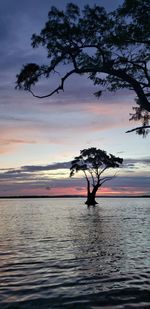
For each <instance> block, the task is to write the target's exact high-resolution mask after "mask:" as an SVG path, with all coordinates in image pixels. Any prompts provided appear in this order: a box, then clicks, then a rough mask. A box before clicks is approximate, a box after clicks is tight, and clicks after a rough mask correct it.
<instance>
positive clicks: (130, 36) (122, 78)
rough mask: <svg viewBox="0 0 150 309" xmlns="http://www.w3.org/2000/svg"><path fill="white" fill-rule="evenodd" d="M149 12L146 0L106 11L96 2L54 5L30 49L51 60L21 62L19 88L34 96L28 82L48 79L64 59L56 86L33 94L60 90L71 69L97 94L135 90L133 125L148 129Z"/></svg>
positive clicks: (132, 1)
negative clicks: (138, 123) (37, 49)
mask: <svg viewBox="0 0 150 309" xmlns="http://www.w3.org/2000/svg"><path fill="white" fill-rule="evenodd" d="M149 16H150V1H149V0H143V1H141V0H125V1H124V3H123V5H122V6H120V7H119V8H118V9H116V10H115V11H113V12H110V13H107V12H106V10H105V9H104V8H103V7H100V6H97V5H95V6H93V7H90V6H88V5H86V6H85V7H84V9H83V11H82V12H80V9H79V7H78V6H77V5H75V4H72V3H70V4H68V5H67V7H66V11H61V10H58V9H57V8H56V7H52V8H51V10H50V12H49V14H48V21H47V22H46V24H45V27H44V28H43V29H42V31H41V33H40V34H39V35H36V34H33V36H32V46H33V48H35V47H39V46H40V45H42V46H43V47H44V48H46V50H47V57H48V61H49V63H48V64H47V65H41V66H40V65H37V64H34V63H31V64H27V65H25V66H24V67H23V68H22V70H21V72H20V74H18V75H17V87H18V88H20V89H24V90H27V91H30V92H31V93H32V94H33V95H34V96H36V95H35V94H34V93H33V90H32V86H34V85H35V84H36V83H37V82H38V81H39V79H40V78H42V77H45V78H52V74H54V73H55V74H58V71H61V69H60V67H61V65H62V64H63V65H64V66H65V68H66V72H65V74H64V75H63V76H61V77H60V84H59V85H58V87H56V89H53V90H52V91H50V92H49V93H48V94H47V95H43V96H37V97H41V98H44V97H48V96H51V95H53V94H54V93H58V92H59V91H60V90H64V84H65V81H66V80H67V79H68V78H69V77H70V76H71V75H72V74H78V75H82V74H87V75H88V77H89V78H90V79H91V80H92V81H93V83H94V85H96V86H98V87H100V89H99V91H97V92H96V93H95V94H96V96H97V97H99V96H100V95H101V94H102V91H103V90H104V89H105V88H106V89H107V90H109V91H117V90H118V89H123V88H125V89H129V90H132V91H134V93H135V94H136V103H137V104H138V107H137V108H136V109H134V112H135V117H132V120H135V119H136V117H137V116H136V113H137V114H138V117H139V118H138V119H140V120H141V121H142V128H141V127H140V129H139V128H137V129H136V128H135V129H134V130H135V131H136V132H137V133H141V132H142V133H143V134H145V132H146V133H147V128H149V112H150V102H149V96H150V75H149V61H150V18H149ZM140 113H141V116H140ZM143 116H144V121H143ZM145 119H146V122H145ZM145 123H146V124H145Z"/></svg>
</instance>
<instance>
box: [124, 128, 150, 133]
mask: <svg viewBox="0 0 150 309" xmlns="http://www.w3.org/2000/svg"><path fill="white" fill-rule="evenodd" d="M142 129H150V126H141V127H136V128H133V129H131V130H128V131H126V133H130V132H134V131H138V130H142Z"/></svg>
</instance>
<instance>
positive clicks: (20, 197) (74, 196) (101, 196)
mask: <svg viewBox="0 0 150 309" xmlns="http://www.w3.org/2000/svg"><path fill="white" fill-rule="evenodd" d="M30 198H35V199H39V198H50V199H53V198H86V196H85V195H53V196H50V195H20V196H19V195H18V196H0V199H30ZM97 198H150V195H137V196H135V195H119V196H118V195H115V196H114V195H113V196H110V195H105V196H104V195H98V196H97Z"/></svg>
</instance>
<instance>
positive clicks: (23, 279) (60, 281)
mask: <svg viewBox="0 0 150 309" xmlns="http://www.w3.org/2000/svg"><path fill="white" fill-rule="evenodd" d="M98 201H99V205H98V206H96V207H90V208H87V207H86V206H85V205H84V199H14V200H13V199H7V200H0V308H2V309H6V308H7V309H8V308H9V309H10V308H11V309H38V308H39V309H48V308H50V309H51V308H58V309H59V308H79V309H80V308H81V309H90V308H91V309H96V308H106V309H107V308H109V309H111V308H118V309H126V308H140V309H141V308H146V309H148V308H150V200H149V199H146V198H145V199H136V198H134V199H125V198H124V199H123V198H122V199H119V198H113V199H106V198H102V199H99V200H98Z"/></svg>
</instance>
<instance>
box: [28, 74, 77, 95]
mask: <svg viewBox="0 0 150 309" xmlns="http://www.w3.org/2000/svg"><path fill="white" fill-rule="evenodd" d="M75 72H76V70H75V69H74V70H71V71H70V72H68V73H66V75H64V76H63V77H62V78H61V84H60V85H59V86H58V87H57V88H56V89H54V90H53V91H52V92H50V93H49V94H46V95H43V96H38V95H36V94H35V93H34V92H33V91H32V90H31V89H29V92H30V93H31V94H32V95H33V97H35V98H38V99H44V98H48V97H50V96H52V95H53V94H54V93H59V91H60V90H62V91H63V90H64V83H65V80H66V79H67V78H68V77H69V76H70V75H72V74H73V73H75Z"/></svg>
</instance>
